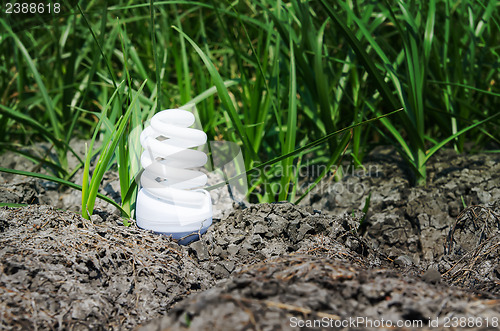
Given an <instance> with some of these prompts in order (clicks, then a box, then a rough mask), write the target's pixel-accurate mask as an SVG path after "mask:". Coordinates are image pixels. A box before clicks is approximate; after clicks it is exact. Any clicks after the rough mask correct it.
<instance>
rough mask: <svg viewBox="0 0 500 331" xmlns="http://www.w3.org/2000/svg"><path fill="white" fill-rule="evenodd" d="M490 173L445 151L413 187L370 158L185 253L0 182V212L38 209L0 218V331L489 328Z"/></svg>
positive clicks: (50, 196)
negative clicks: (424, 184)
mask: <svg viewBox="0 0 500 331" xmlns="http://www.w3.org/2000/svg"><path fill="white" fill-rule="evenodd" d="M499 161H500V156H498V155H496V154H474V155H465V156H457V155H456V154H455V153H454V152H453V151H451V150H443V151H441V152H439V153H438V154H437V155H436V156H435V157H434V158H433V159H431V161H430V164H429V166H428V172H429V183H428V185H427V187H425V188H414V187H411V186H410V185H409V179H408V176H407V171H406V170H405V168H404V166H403V165H402V163H401V160H400V159H399V158H398V157H396V156H395V153H394V151H392V150H390V149H377V150H376V151H374V152H373V153H371V154H370V156H369V158H368V159H367V162H365V167H366V170H365V171H359V170H358V171H356V172H354V173H350V172H348V171H345V174H344V177H343V179H342V181H341V182H333V181H328V180H325V181H323V182H322V184H321V186H320V187H319V189H318V190H316V191H315V192H313V193H311V194H310V195H309V196H308V197H307V198H306V199H304V200H303V201H302V202H301V204H300V205H299V206H295V205H292V204H290V203H278V204H261V205H249V206H248V207H247V208H245V209H238V210H234V211H233V212H231V213H228V214H226V216H224V217H223V218H222V219H215V220H214V224H213V225H212V227H211V228H210V229H209V231H208V232H207V233H206V234H205V235H204V236H203V237H202V239H201V240H200V241H197V242H193V243H191V244H190V245H188V246H179V245H177V244H176V243H175V242H173V241H171V240H170V239H169V238H167V237H165V236H159V235H155V234H153V233H150V232H148V231H144V230H141V229H138V228H137V227H136V226H135V225H134V224H132V226H130V227H125V226H123V225H122V220H121V219H120V218H119V217H118V216H117V215H116V214H115V213H114V212H113V209H112V208H109V207H108V206H105V205H100V207H101V211H99V212H98V213H97V214H96V215H94V216H93V217H92V219H91V220H90V221H87V220H84V219H82V218H81V217H80V216H78V215H77V214H75V213H73V212H70V211H63V210H59V209H57V208H61V207H65V208H64V209H73V210H78V197H77V195H75V193H73V192H71V191H60V190H57V188H56V187H55V186H54V185H52V184H50V183H46V182H42V181H35V180H26V179H23V178H14V177H12V176H10V175H5V176H4V175H2V176H3V177H2V178H3V184H2V185H1V187H0V201H2V202H11V203H12V202H13V203H36V204H34V205H32V206H28V207H22V208H8V207H3V208H2V209H0V296H1V298H2V300H1V302H0V329H14V330H21V329H43V330H45V329H49V330H50V329H73V330H87V329H92V330H108V329H114V330H119V329H120V330H121V329H125V330H129V329H135V328H141V329H142V330H163V329H168V330H183V329H189V330H281V329H283V330H288V329H318V330H319V329H328V328H329V327H337V326H338V327H340V329H342V328H343V329H360V330H361V329H370V328H373V329H375V328H377V329H415V330H417V329H418V330H420V329H436V330H437V329H448V330H449V329H450V328H448V326H449V327H455V328H454V329H460V328H468V329H485V330H486V329H498V328H499V325H500V305H499V303H500V263H499V262H500V259H499V254H500V176H499V175H500V162H499ZM305 181H307V179H305ZM103 192H107V193H108V194H109V195H110V196H113V194H114V195H116V175H114V174H113V173H110V174H109V176H108V178H107V179H106V180H105V181H104V185H103ZM369 192H371V199H370V205H369V210H368V214H367V217H366V220H365V221H364V222H363V224H362V226H359V225H360V219H361V217H362V214H361V213H360V210H362V208H363V205H364V203H365V201H366V197H367V196H368V193H369ZM462 199H463V202H464V203H465V204H466V205H467V206H468V208H464V206H463V202H462ZM39 203H41V204H44V203H45V204H51V205H52V207H51V206H47V205H39ZM64 203H66V204H64ZM54 207H57V208H54ZM353 211H354V212H353ZM436 322H438V324H439V326H438V327H435V326H436V325H435V323H436ZM399 324H401V325H399Z"/></svg>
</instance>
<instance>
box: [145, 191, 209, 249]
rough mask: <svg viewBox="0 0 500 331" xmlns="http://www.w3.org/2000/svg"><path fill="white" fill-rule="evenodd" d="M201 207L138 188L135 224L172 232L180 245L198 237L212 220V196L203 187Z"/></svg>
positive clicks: (167, 233) (155, 230) (149, 228)
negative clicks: (158, 195)
mask: <svg viewBox="0 0 500 331" xmlns="http://www.w3.org/2000/svg"><path fill="white" fill-rule="evenodd" d="M198 191H199V192H203V193H205V197H204V199H203V201H201V202H200V203H201V207H200V206H197V207H191V206H182V205H180V204H178V203H177V204H175V203H172V202H171V201H167V200H165V199H162V198H160V197H157V196H155V195H153V194H151V193H150V192H148V190H147V189H145V188H141V189H140V190H139V194H138V195H137V202H136V221H137V226H138V227H140V228H142V229H145V230H152V231H154V232H156V233H159V234H163V235H168V236H172V238H173V239H176V240H178V243H179V244H181V245H186V244H188V243H190V242H192V241H195V240H198V239H199V234H203V233H205V232H206V231H207V229H208V227H209V226H210V225H211V224H212V199H211V198H210V194H209V193H208V192H207V191H205V190H198Z"/></svg>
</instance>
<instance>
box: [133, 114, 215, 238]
mask: <svg viewBox="0 0 500 331" xmlns="http://www.w3.org/2000/svg"><path fill="white" fill-rule="evenodd" d="M194 121H195V118H194V115H193V114H192V113H190V112H188V111H186V110H182V109H168V110H164V111H161V112H159V113H157V114H156V115H154V116H153V118H152V119H151V124H150V126H148V127H146V128H145V129H144V131H143V132H142V134H141V137H140V140H141V145H142V147H143V148H144V152H143V153H142V155H141V164H142V166H143V168H144V172H143V174H142V176H141V186H142V188H141V190H140V191H139V194H138V197H137V202H136V219H137V225H138V226H139V227H141V228H144V229H148V230H153V231H155V232H159V233H164V234H170V235H172V236H173V238H175V239H179V238H182V237H185V236H186V235H189V234H191V233H193V232H196V233H197V232H198V231H201V232H204V231H206V229H207V228H208V226H210V224H211V223H212V204H211V199H210V195H209V194H208V192H206V191H205V190H203V189H201V187H203V186H204V185H205V184H206V183H207V176H206V175H205V174H204V173H202V172H200V171H196V170H192V169H191V168H196V167H201V166H203V165H205V163H206V162H207V156H206V154H205V153H203V152H201V151H197V150H194V149H191V148H193V147H198V146H201V145H203V144H205V143H206V141H207V135H206V134H205V133H204V132H203V131H201V130H197V129H193V128H189V127H190V126H191V125H193V123H194Z"/></svg>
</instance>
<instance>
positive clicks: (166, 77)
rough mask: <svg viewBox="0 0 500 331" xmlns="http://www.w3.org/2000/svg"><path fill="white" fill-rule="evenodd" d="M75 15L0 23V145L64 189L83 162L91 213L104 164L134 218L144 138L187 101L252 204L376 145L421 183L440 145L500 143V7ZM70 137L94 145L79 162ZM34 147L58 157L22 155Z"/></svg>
mask: <svg viewBox="0 0 500 331" xmlns="http://www.w3.org/2000/svg"><path fill="white" fill-rule="evenodd" d="M71 10H72V12H67V13H66V14H67V15H64V16H60V17H58V18H57V24H55V23H54V24H52V25H49V26H44V27H42V26H38V27H32V28H28V29H25V30H23V31H21V32H17V33H14V32H13V31H12V30H11V29H10V27H9V25H8V24H7V23H6V22H5V21H3V19H0V26H1V27H2V30H1V31H2V32H1V34H0V87H1V89H0V91H1V92H0V101H1V102H0V129H2V132H5V134H4V135H3V137H2V138H1V139H2V140H1V141H0V148H1V149H2V151H6V150H10V151H16V152H18V153H20V154H21V155H24V156H26V157H28V158H29V159H31V160H33V161H34V162H36V163H37V164H39V168H40V171H43V172H45V173H50V175H51V176H53V177H57V178H59V179H60V180H62V181H59V183H61V184H64V183H66V182H69V181H70V180H71V178H72V176H73V175H74V173H75V172H76V171H77V170H78V169H84V173H85V176H86V177H85V180H84V182H83V183H79V184H81V187H82V189H83V192H84V194H83V196H84V197H83V200H82V214H83V215H84V216H86V217H88V216H89V215H90V214H92V208H93V201H94V200H95V198H96V197H98V195H97V189H98V188H99V187H98V186H99V183H100V178H102V176H103V174H104V173H105V172H106V171H108V170H116V171H118V173H119V176H120V191H121V196H122V201H121V202H120V206H121V208H122V211H123V213H124V215H126V216H133V209H134V201H135V191H136V190H135V189H136V187H137V184H136V183H137V174H138V173H139V170H140V166H139V162H138V153H139V149H140V147H139V146H138V135H139V132H140V130H141V129H142V126H143V124H144V123H145V122H146V121H147V120H148V119H150V118H151V117H152V116H153V115H154V113H156V112H157V111H159V110H161V109H166V108H176V107H180V106H184V105H189V104H195V105H196V109H197V112H198V115H199V119H200V122H201V124H202V125H203V130H204V131H205V132H206V133H207V135H208V137H209V140H226V141H233V142H236V143H238V144H239V145H240V147H241V149H242V152H243V156H244V160H245V167H246V169H249V171H248V173H247V174H248V182H249V185H250V190H249V193H250V200H251V201H253V202H273V201H278V200H289V201H300V200H301V199H302V198H303V197H304V195H305V194H306V193H307V192H308V190H307V189H306V190H305V189H303V188H302V187H301V183H302V182H303V181H304V178H303V176H302V175H301V172H300V169H306V168H307V167H320V166H326V167H324V168H322V169H326V170H324V171H321V172H320V174H319V175H317V176H316V177H315V178H313V179H308V180H309V181H312V182H313V184H317V183H318V182H319V181H320V180H321V179H322V178H323V177H325V176H328V175H329V174H330V173H331V171H330V170H331V169H333V167H334V166H335V165H339V164H340V162H342V161H350V162H351V165H352V166H353V167H362V166H363V161H364V156H365V155H366V154H367V153H368V152H369V151H370V150H371V149H372V148H373V146H374V145H376V144H392V145H393V146H395V147H396V149H397V150H398V151H399V153H400V154H401V156H402V157H403V159H404V160H405V161H406V162H407V164H408V165H409V167H410V169H412V173H413V175H412V179H413V183H414V184H415V185H425V184H426V182H427V176H426V163H427V161H428V160H429V159H430V158H431V157H432V155H433V154H434V153H435V152H437V151H438V150H439V149H441V148H443V147H444V146H450V147H453V148H454V149H455V150H456V151H457V153H462V152H464V151H465V149H466V148H465V147H466V145H467V143H469V145H473V146H474V150H475V151H488V150H497V151H498V149H499V148H498V145H499V144H500V139H499V136H498V134H497V133H496V132H498V129H499V124H500V118H499V117H498V116H497V115H498V107H499V103H498V100H499V99H498V97H499V96H500V90H499V88H498V84H499V83H498V77H499V75H498V71H499V63H500V56H499V52H500V46H499V45H500V24H499V22H500V17H499V10H498V4H497V3H496V2H494V1H475V0H465V1H461V2H451V1H447V0H441V1H438V0H431V1H427V2H420V3H416V2H404V1H392V2H389V1H380V2H370V1H339V2H335V3H334V4H333V5H332V4H331V2H327V1H324V0H318V1H298V0H293V1H290V2H283V1H278V0H260V1H241V2H229V1H209V2H195V1H149V2H145V3H141V4H134V5H131V4H130V3H129V2H124V1H120V0H118V1H116V2H114V3H113V5H112V6H106V2H104V1H102V0H95V1H90V2H88V3H85V4H83V3H82V4H80V7H76V8H73V9H71ZM68 11H69V9H68ZM399 108H403V111H400V112H398V113H397V114H394V115H392V116H385V117H381V116H382V115H387V114H388V113H390V112H391V111H394V110H396V109H399ZM495 116H497V117H495ZM373 118H379V119H378V121H370V120H371V119H373ZM367 121H368V122H367ZM364 122H367V123H365V124H364V125H361V123H364ZM347 128H349V130H344V131H342V129H347ZM339 132H343V134H334V133H339ZM74 137H78V138H80V139H86V140H88V141H89V144H90V146H89V149H88V153H87V157H86V158H85V159H81V158H80V159H79V161H78V162H79V165H78V166H77V167H76V168H70V167H69V165H68V153H73V150H72V148H71V139H72V138H74ZM325 137H326V138H325ZM37 142H48V143H49V144H51V146H52V150H53V151H54V152H55V153H53V155H52V154H50V153H49V154H47V155H28V154H26V151H24V150H23V149H22V148H21V146H26V145H31V144H34V143H37ZM97 142H99V144H97ZM95 146H100V147H99V148H96V147H95ZM305 146H308V148H304V147H305ZM93 157H96V160H97V163H96V165H95V166H94V167H95V168H92V167H91V162H90V160H91V158H93ZM42 168H43V169H42ZM337 169H342V168H341V167H337ZM91 174H92V175H91ZM335 176H336V178H337V179H339V178H341V177H342V176H343V174H342V172H341V171H337V172H336V173H335Z"/></svg>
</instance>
